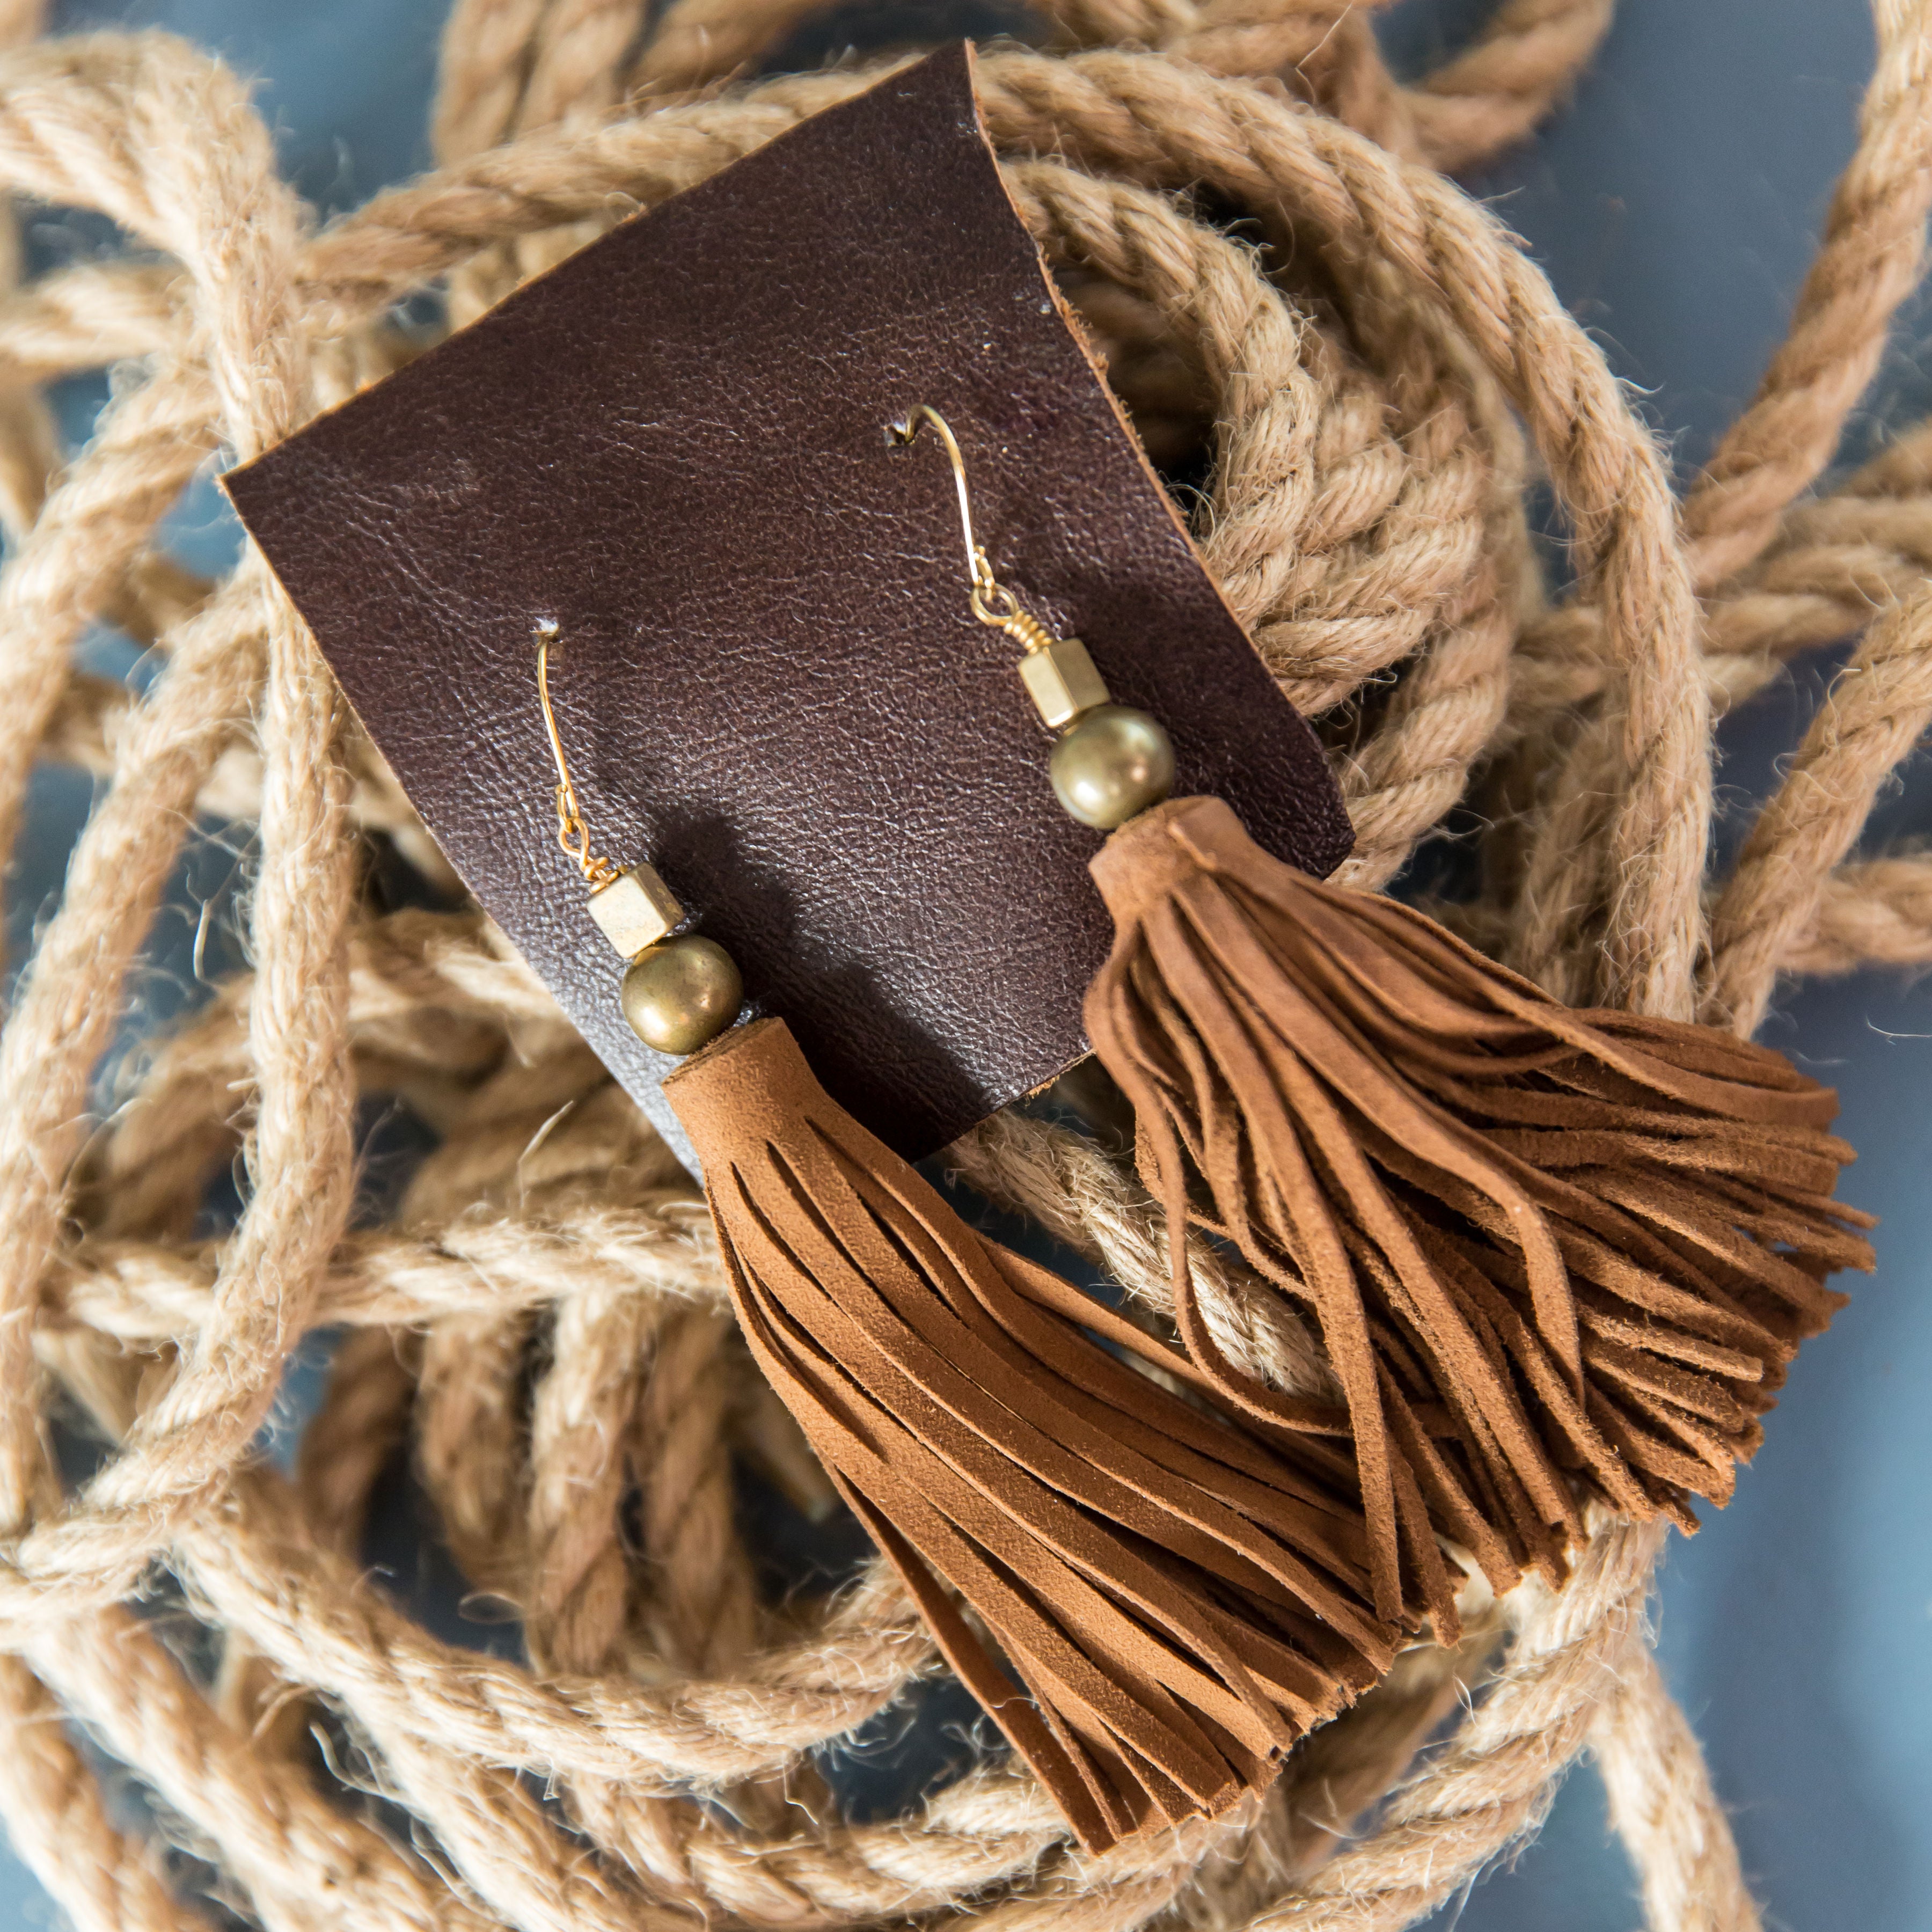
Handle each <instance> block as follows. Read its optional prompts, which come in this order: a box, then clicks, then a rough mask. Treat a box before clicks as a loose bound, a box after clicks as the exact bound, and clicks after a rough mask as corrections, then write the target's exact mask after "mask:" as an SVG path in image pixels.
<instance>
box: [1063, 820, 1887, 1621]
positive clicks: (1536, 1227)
mask: <svg viewBox="0 0 1932 1932" xmlns="http://www.w3.org/2000/svg"><path fill="white" fill-rule="evenodd" d="M1093 872H1094V877H1095V879H1096V880H1097V882H1098V883H1099V885H1100V889H1101V891H1102V892H1103V895H1105V897H1106V900H1107V903H1108V905H1109V908H1110V909H1111V910H1112V913H1113V916H1114V919H1115V928H1116V938H1115V947H1114V950H1113V953H1112V957H1111V958H1110V959H1109V962H1108V963H1107V965H1106V966H1105V967H1104V968H1103V969H1102V971H1101V972H1100V974H1099V975H1098V977H1097V978H1096V979H1095V980H1094V983H1093V985H1092V986H1091V989H1089V992H1088V997H1087V1004H1086V1017H1087V1028H1088V1035H1089V1037H1090V1038H1091V1040H1093V1043H1094V1047H1095V1049H1096V1050H1097V1052H1098V1053H1099V1055H1100V1058H1101V1059H1102V1061H1103V1062H1104V1063H1105V1064H1106V1067H1107V1068H1108V1070H1109V1072H1110V1073H1112V1075H1113V1076H1114V1078H1115V1080H1116V1081H1117V1082H1118V1083H1119V1085H1121V1088H1123V1089H1124V1091H1125V1093H1126V1094H1127V1097H1128V1099H1129V1100H1130V1101H1131V1102H1132V1103H1133V1106H1134V1109H1135V1112H1136V1116H1137V1120H1138V1134H1139V1166H1140V1169H1141V1172H1142V1177H1143V1178H1144V1179H1145V1181H1146V1184H1147V1185H1148V1188H1149V1190H1151V1192H1152V1193H1154V1196H1156V1197H1157V1199H1159V1200H1160V1201H1161V1202H1163V1203H1164V1204H1165V1205H1166V1209H1167V1211H1168V1214H1169V1218H1170V1221H1171V1223H1172V1225H1173V1226H1175V1227H1176V1228H1177V1229H1178V1228H1179V1227H1180V1226H1182V1225H1183V1224H1184V1220H1185V1219H1187V1218H1191V1219H1192V1220H1193V1222H1194V1223H1196V1225H1198V1226H1201V1227H1202V1228H1204V1229H1207V1230H1208V1231H1210V1232H1212V1233H1213V1234H1214V1235H1218V1236H1220V1237H1222V1238H1225V1239H1226V1240H1227V1241H1230V1242H1232V1243H1233V1244H1235V1246H1236V1247H1238V1249H1239V1250H1240V1252H1241V1255H1242V1256H1243V1257H1244V1259H1246V1260H1247V1262H1248V1264H1249V1265H1250V1266H1251V1267H1252V1268H1253V1269H1254V1270H1255V1271H1256V1273H1257V1274H1259V1275H1260V1276H1261V1277H1262V1278H1263V1280H1265V1282H1266V1283H1269V1284H1271V1286H1273V1287H1274V1289H1276V1290H1277V1291H1279V1292H1280V1293H1281V1294H1283V1295H1286V1297H1288V1298H1289V1299H1290V1300H1291V1301H1292V1302H1293V1303H1294V1304H1295V1305H1296V1306H1297V1307H1298V1308H1299V1309H1300V1310H1303V1311H1304V1312H1305V1313H1307V1314H1308V1315H1310V1316H1312V1318H1313V1320H1314V1321H1315V1322H1316V1324H1317V1325H1319V1329H1320V1332H1321V1334H1322V1339H1323V1341H1324V1342H1325V1344H1326V1346H1327V1349H1328V1354H1329V1358H1330V1360H1331V1363H1332V1364H1333V1367H1334V1373H1335V1376H1336V1379H1337V1382H1338V1384H1339V1385H1340V1394H1341V1397H1342V1400H1343V1404H1344V1405H1345V1406H1344V1407H1343V1408H1342V1409H1338V1410H1337V1411H1335V1412H1334V1413H1333V1414H1332V1415H1331V1416H1330V1417H1329V1418H1328V1420H1327V1421H1323V1420H1322V1418H1319V1417H1315V1416H1312V1415H1310V1405H1309V1404H1308V1403H1306V1402H1305V1401H1297V1400H1289V1399H1288V1398H1286V1397H1282V1396H1281V1395H1280V1394H1277V1392H1275V1391H1273V1390H1271V1389H1270V1388H1268V1387H1267V1386H1265V1385H1264V1384H1262V1382H1259V1381H1258V1380H1257V1379H1255V1378H1254V1377H1253V1376H1251V1375H1250V1374H1248V1373H1246V1372H1245V1371H1244V1370H1241V1369H1240V1368H1238V1367H1236V1365H1235V1364H1233V1363H1232V1362H1231V1361H1229V1359H1228V1358H1226V1355H1224V1354H1223V1352H1221V1351H1220V1349H1218V1348H1217V1346H1216V1344H1215V1343H1214V1338H1213V1337H1212V1335H1211V1333H1210V1331H1209V1328H1208V1322H1207V1321H1206V1320H1205V1318H1204V1316H1203V1314H1202V1310H1201V1308H1200V1307H1199V1304H1198V1302H1197V1301H1196V1298H1195V1297H1194V1295H1193V1292H1192V1289H1191V1285H1190V1280H1189V1278H1188V1271H1187V1260H1186V1253H1185V1247H1184V1244H1183V1243H1181V1242H1180V1241H1176V1242H1175V1244H1174V1249H1175V1303H1176V1307H1177V1310H1178V1318H1179V1325H1180V1328H1181V1336H1182V1339H1183V1340H1184V1343H1185V1344H1186V1346H1187V1349H1188V1352H1189V1353H1190V1355H1191V1356H1192V1358H1193V1360H1194V1361H1195V1362H1196V1364H1197V1365H1198V1366H1199V1367H1200V1369H1201V1370H1202V1371H1203V1373H1205V1375H1206V1376H1208V1379H1209V1380H1210V1381H1211V1383H1212V1385H1213V1386H1214V1388H1215V1389H1216V1390H1217V1391H1218V1392H1219V1394H1220V1396H1221V1397H1222V1398H1223V1400H1224V1401H1225V1402H1226V1403H1228V1404H1229V1405H1230V1406H1233V1407H1235V1408H1236V1409H1239V1410H1241V1411H1242V1412H1244V1413H1246V1414H1247V1415H1248V1416H1249V1417H1250V1418H1252V1420H1253V1422H1254V1423H1255V1424H1256V1425H1258V1426H1259V1427H1260V1428H1261V1429H1262V1431H1263V1432H1264V1433H1265V1434H1267V1435H1268V1436H1269V1437H1270V1439H1273V1440H1276V1441H1285V1440H1286V1439H1289V1437H1290V1436H1292V1435H1293V1434H1295V1433H1298V1432H1305V1431H1307V1430H1310V1429H1321V1428H1324V1427H1326V1428H1328V1429H1331V1430H1334V1431H1335V1432H1337V1433H1346V1434H1347V1435H1349V1436H1352V1438H1353V1447H1354V1453H1355V1466H1356V1469H1357V1472H1358V1477H1359V1481H1360V1484H1361V1499H1362V1502H1363V1505H1364V1511H1365V1513H1366V1515H1367V1520H1368V1523H1369V1526H1370V1543H1371V1556H1370V1571H1371V1576H1372V1595H1373V1602H1374V1604H1375V1605H1376V1608H1377V1610H1378V1611H1379V1613H1381V1614H1382V1615H1383V1616H1388V1617H1393V1616H1396V1615H1397V1614H1398V1613H1399V1612H1400V1609H1401V1607H1402V1606H1403V1603H1404V1601H1405V1598H1406V1595H1409V1593H1411V1592H1418V1593H1419V1594H1420V1595H1421V1598H1422V1599H1423V1601H1424V1602H1425V1603H1426V1604H1427V1605H1428V1607H1430V1610H1431V1611H1432V1612H1433V1613H1437V1614H1438V1615H1439V1616H1440V1615H1442V1613H1445V1612H1448V1611H1449V1610H1450V1606H1449V1604H1448V1595H1449V1589H1450V1583H1449V1577H1448V1573H1447V1572H1446V1571H1445V1567H1444V1565H1443V1563H1442V1559H1441V1557H1440V1555H1439V1550H1438V1548H1437V1545H1436V1536H1432V1535H1430V1529H1431V1528H1432V1527H1433V1530H1434V1531H1435V1532H1436V1535H1437V1536H1440V1537H1441V1538H1444V1539H1446V1540H1447V1541H1449V1542H1450V1543H1451V1544H1455V1545H1459V1546H1460V1547H1461V1548H1462V1549H1463V1550H1466V1552H1468V1553H1469V1554H1470V1555H1471V1556H1473V1557H1474V1559H1475V1560H1476V1562H1478V1563H1479V1564H1480V1565H1481V1568H1483V1570H1484V1572H1485V1573H1486V1574H1487V1576H1488V1577H1489V1579H1490V1581H1491V1583H1493V1585H1494V1586H1495V1587H1496V1588H1497V1589H1499V1590H1500V1589H1505V1588H1507V1587H1508V1586H1509V1585H1510V1584H1511V1583H1514V1582H1515V1581H1516V1580H1517V1578H1518V1577H1520V1575H1521V1574H1522V1572H1523V1570H1524V1569H1525V1568H1526V1567H1529V1566H1535V1567H1538V1568H1541V1569H1542V1570H1543V1571H1544V1572H1545V1573H1546V1574H1548V1575H1549V1576H1550V1577H1551V1578H1552V1580H1556V1579H1558V1578H1559V1577H1561V1576H1562V1574H1563V1566H1564V1557H1565V1549H1566V1547H1568V1545H1569V1544H1570V1543H1571V1541H1573V1540H1574V1539H1575V1538H1577V1536H1578V1535H1579V1533H1580V1527H1581V1526H1580V1514H1579V1497H1580V1494H1583V1493H1589V1492H1592V1491H1594V1492H1595V1493H1597V1494H1598V1495H1600V1496H1602V1497H1603V1498H1604V1499H1607V1501H1608V1502H1610V1503H1611V1504H1612V1505H1614V1506H1615V1507H1616V1508H1618V1509H1619V1510H1621V1511H1625V1512H1626V1513H1627V1514H1630V1515H1631V1516H1633V1517H1649V1516H1652V1515H1654V1514H1657V1513H1658V1512H1662V1513H1664V1514H1667V1515H1668V1516H1670V1517H1672V1518H1673V1519H1674V1520H1676V1521H1677V1522H1679V1523H1681V1524H1682V1525H1683V1526H1685V1528H1687V1529H1691V1528H1694V1527H1695V1526H1696V1518H1695V1517H1694V1516H1693V1515H1692V1514H1691V1508H1690V1502H1689V1499H1691V1497H1693V1496H1703V1497H1706V1498H1707V1499H1709V1500H1711V1501H1712V1502H1715V1503H1718V1504H1720V1505H1721V1504H1722V1503H1723V1502H1725V1501H1726V1500H1727V1499H1728V1498H1729V1496H1730V1493H1731V1490H1732V1486H1733V1481H1734V1480H1735V1466H1736V1464H1737V1463H1739V1462H1742V1461H1744V1460H1748V1458H1749V1457H1750V1456H1751V1454H1752V1453H1753V1452H1754V1451H1755V1450H1756V1448H1757V1445H1758V1442H1759V1440H1760V1433H1761V1430H1760V1421H1759V1418H1760V1416H1761V1415H1763V1412H1765V1411H1766V1409H1769V1408H1770V1407H1771V1406H1772V1400H1771V1391H1773V1390H1774V1389H1775V1388H1778V1385H1780V1383H1781V1381H1782V1380H1783V1377H1784V1370H1785V1366H1786V1364H1787V1363H1788V1362H1789V1361H1790V1359H1791V1358H1792V1356H1793V1355H1794V1354H1795V1353H1796V1349H1797V1346H1798V1344H1799V1342H1800V1341H1801V1340H1803V1339H1804V1338H1805V1337H1808V1336H1810V1335H1814V1334H1817V1333H1818V1332H1819V1331H1820V1330H1822V1329H1823V1328H1824V1327H1825V1326H1826V1324H1827V1322H1829V1320H1830V1319H1831V1316H1832V1313H1833V1311H1834V1310H1835V1309H1836V1308H1837V1307H1839V1306H1841V1304H1842V1302H1843V1297H1842V1296H1840V1295H1836V1294H1835V1293H1833V1292H1831V1291H1830V1290H1829V1289H1826V1287H1825V1286H1824V1280H1825V1277H1826V1276H1827V1275H1828V1274H1829V1273H1830V1272H1831V1271H1832V1270H1833V1269H1835V1268H1846V1267H1852V1268H1869V1267H1870V1265H1871V1251H1870V1247H1869V1246H1868V1244H1867V1243H1866V1242H1865V1241H1864V1240H1863V1238H1861V1236H1860V1235H1858V1233H1857V1232H1855V1230H1856V1229H1860V1228H1864V1227H1868V1226H1870V1225H1871V1223H1870V1218H1869V1217H1866V1216H1864V1215H1861V1214H1859V1213H1858V1212H1857V1211H1855V1210H1854V1209H1852V1208H1845V1207H1842V1206H1839V1205H1835V1203H1834V1202H1832V1199H1831V1196H1832V1190H1833V1188H1834V1187H1835V1184H1836V1182H1837V1179H1838V1169H1839V1168H1840V1167H1841V1166H1843V1164H1844V1163H1846V1162H1848V1161H1849V1160H1851V1159H1852V1151H1851V1149H1850V1148H1849V1147H1847V1146H1846V1145H1845V1144H1844V1143H1843V1142H1841V1141H1839V1140H1837V1139H1834V1138H1832V1136H1831V1135H1830V1134H1829V1132H1828V1131H1827V1130H1828V1128H1829V1125H1830V1124H1831V1122H1832V1119H1833V1118H1834V1117H1835V1115H1836V1112H1837V1108H1838V1100H1837V1096H1836V1095H1835V1094H1833V1093H1832V1091H1830V1090H1829V1088H1823V1087H1821V1086H1820V1085H1817V1083H1816V1082H1813V1081H1811V1080H1809V1079H1806V1078H1805V1077H1804V1076H1802V1075H1801V1074H1799V1073H1797V1072H1796V1070H1794V1069H1793V1067H1791V1066H1790V1064H1789V1063H1788V1062H1787V1061H1785V1060H1784V1058H1782V1057H1781V1055H1778V1054H1776V1053H1774V1052H1770V1051H1769V1050H1768V1049H1765V1048H1763V1047H1759V1046H1752V1045H1751V1044H1749V1043H1746V1042H1744V1041H1741V1040H1736V1039H1733V1038H1732V1037H1730V1036H1729V1035H1727V1034H1719V1033H1717V1032H1715V1031H1712V1030H1710V1029H1709V1028H1702V1027H1695V1026H1690V1025H1681V1024H1678V1023H1676V1022H1668V1021H1661V1020H1655V1019H1641V1018H1638V1017H1637V1016H1633V1015H1631V1014H1627V1013H1617V1012H1613V1011H1607V1010H1602V1011H1592V1012H1577V1011H1573V1010H1571V1009H1569V1008H1567V1007H1564V1006H1562V1005H1561V1004H1559V1003H1558V1002H1556V1001H1554V1000H1553V999H1551V998H1550V997H1549V996H1548V995H1547V994H1545V993H1544V992H1542V991H1541V989H1538V987H1536V986H1533V985H1532V984H1531V983H1529V981H1527V980H1523V979H1522V978H1520V977H1518V976H1517V975H1516V974H1513V973H1511V972H1509V971H1506V970H1505V969H1504V968H1501V967H1499V966H1497V965H1495V964H1493V962H1491V961H1490V960H1488V959H1484V957H1483V956H1482V955H1481V954H1480V953H1477V952H1475V950H1473V949H1472V948H1471V947H1468V946H1466V945H1465V944H1463V942H1462V941H1460V940H1458V939H1457V938H1454V936H1453V935H1451V934H1449V933H1448V932H1445V931H1443V930H1442V928H1441V927H1439V926H1437V925H1436V924H1435V923H1434V922H1433V921H1432V920H1430V919H1427V918H1425V917H1424V916H1423V915H1422V914H1421V913H1418V912H1415V911H1413V910H1410V909H1409V908H1408V907H1404V906H1402V905H1399V904H1396V903H1394V901H1391V900H1388V899H1385V898H1375V897H1372V896H1370V895H1366V894H1361V893H1357V892H1348V891H1345V890H1343V889H1339V888H1337V887H1334V886H1327V885H1324V884H1322V883H1319V882H1318V881H1316V880H1313V879H1312V878H1310V877H1308V876H1307V875H1306V874H1304V873H1301V872H1299V871H1296V870H1295V868H1292V867H1291V866H1289V865H1283V863H1281V862H1280V861H1278V860H1277V859H1274V858H1272V857H1271V856H1269V855H1268V853H1265V852H1263V851H1262V850H1260V849H1259V847H1257V846H1256V844H1254V842H1253V841H1252V840H1251V839H1250V838H1249V837H1248V835H1247V832H1245V831H1244V829H1243V828H1242V826H1241V823H1240V821H1239V820H1238V818H1237V817H1235V814H1234V813H1233V812H1232V811H1231V810H1230V809H1229V808H1228V806H1227V805H1225V804H1224V803H1223V802H1221V801H1220V800H1219V799H1209V798H1190V799H1177V800H1175V801H1172V802H1169V803H1168V804H1166V805H1160V806H1158V807H1157V808H1155V809H1154V810H1152V811H1148V812H1147V813H1145V814H1143V815H1142V816H1141V817H1139V818H1136V819H1135V820H1132V821H1130V823H1128V824H1127V825H1126V826H1124V827H1123V828H1122V829H1121V830H1120V831H1119V832H1116V833H1115V835H1113V837H1112V838H1111V839H1110V840H1109V841H1108V843H1107V844H1106V847H1104V848H1103V850H1102V851H1101V852H1100V853H1099V855H1098V856H1097V857H1096V858H1095V859H1094V862H1093Z"/></svg>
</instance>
